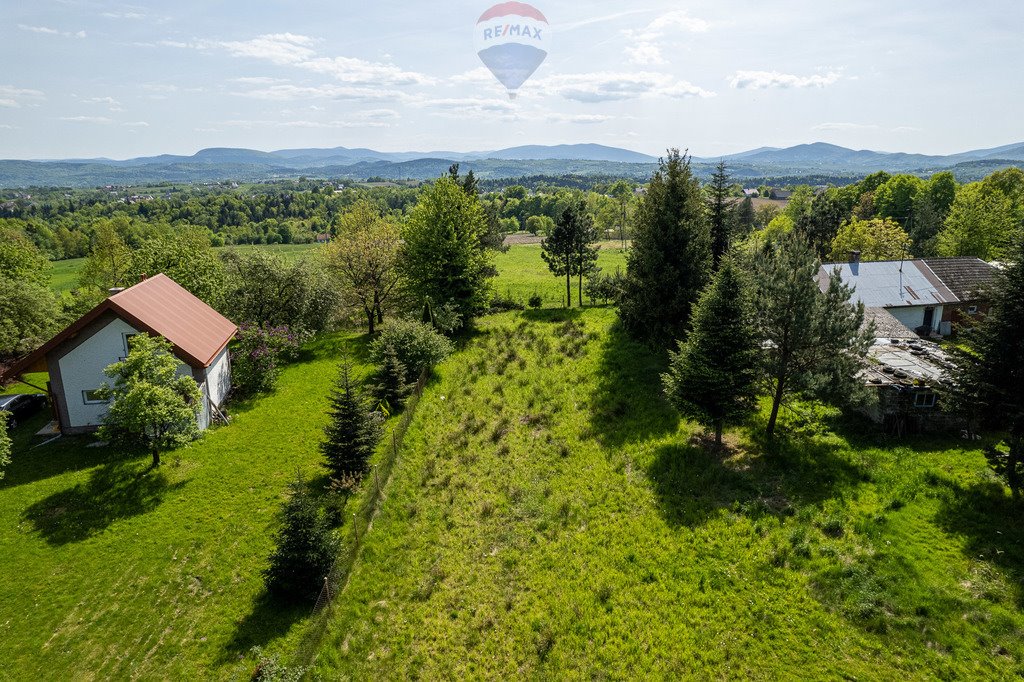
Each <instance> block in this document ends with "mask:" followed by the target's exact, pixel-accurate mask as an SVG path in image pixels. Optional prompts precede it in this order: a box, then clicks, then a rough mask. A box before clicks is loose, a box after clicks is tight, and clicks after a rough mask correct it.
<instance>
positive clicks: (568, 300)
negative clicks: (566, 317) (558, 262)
mask: <svg viewBox="0 0 1024 682" xmlns="http://www.w3.org/2000/svg"><path fill="white" fill-rule="evenodd" d="M565 307H566V308H571V307H572V273H571V272H570V271H569V268H566V269H565Z"/></svg>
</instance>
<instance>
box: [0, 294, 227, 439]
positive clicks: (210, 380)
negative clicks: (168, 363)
mask: <svg viewBox="0 0 1024 682" xmlns="http://www.w3.org/2000/svg"><path fill="white" fill-rule="evenodd" d="M237 331H238V327H236V326H235V324H234V323H233V322H231V321H230V320H228V319H227V318H226V317H224V316H223V315H221V314H220V313H218V312H217V311H216V310H214V309H213V308H211V307H210V306H208V305H207V304H206V303H204V302H203V301H201V300H200V299H198V298H197V297H196V296H194V295H193V294H191V293H190V292H189V291H187V290H186V289H185V288H184V287H182V286H181V285H179V284H178V283H177V282H175V281H174V280H172V279H171V278H170V277H167V276H166V275H163V274H160V275H156V276H155V277H150V278H149V279H146V280H143V281H142V282H139V283H138V284H136V285H135V286H133V287H131V288H129V289H125V290H123V291H120V292H117V293H115V294H114V295H112V296H110V297H109V298H107V299H106V300H105V301H103V302H102V303H100V304H99V305H97V306H96V307H95V308H93V309H92V310H90V311H89V312H88V313H86V314H85V315H83V316H82V317H81V318H80V319H78V320H77V321H76V322H74V323H73V324H72V325H70V326H69V327H67V328H66V329H64V330H63V331H62V332H60V333H59V334H57V335H56V336H55V337H53V338H52V339H50V340H49V341H48V342H47V343H45V344H44V345H43V346H41V347H40V348H38V349H37V350H36V351H34V352H33V353H30V354H29V355H27V356H25V357H24V358H21V359H20V360H18V361H17V362H16V363H15V364H14V365H12V366H11V367H10V368H9V369H8V370H7V371H6V372H4V373H3V375H0V384H5V383H9V382H10V381H14V380H17V379H19V378H20V377H21V376H22V375H23V374H25V373H28V372H48V373H49V379H50V380H49V384H48V385H47V389H48V391H49V394H50V400H51V405H52V407H53V411H54V417H55V419H56V421H57V423H58V424H59V426H60V430H61V432H62V433H64V434H79V433H87V432H90V431H94V430H96V429H97V428H98V427H99V426H100V424H101V423H102V420H103V416H104V414H106V411H107V403H106V402H105V401H103V400H100V399H98V397H97V396H96V392H97V390H98V389H99V388H100V387H101V386H102V385H103V384H104V383H109V382H110V378H109V377H107V376H106V375H105V374H104V372H103V370H104V369H106V368H107V367H108V366H109V365H112V364H114V363H116V362H119V361H120V360H123V359H124V358H125V357H126V356H127V355H128V349H129V342H130V340H131V338H132V337H133V336H135V335H136V334H150V335H152V336H162V337H164V338H165V339H167V340H168V341H170V343H171V345H172V352H173V353H174V355H175V357H176V358H177V359H178V360H179V363H180V364H179V366H178V373H179V374H180V375H183V376H191V377H192V378H193V379H195V381H196V384H198V385H199V389H200V391H201V393H202V396H203V405H202V410H201V411H200V413H199V417H198V422H199V428H200V429H206V428H207V427H208V426H209V424H210V421H211V419H212V417H213V416H214V415H216V414H218V413H219V411H220V407H221V406H222V405H223V403H224V401H225V399H226V398H227V395H228V392H229V390H230V388H231V361H230V356H229V354H228V343H229V342H230V341H231V339H233V338H234V336H235V334H236V333H237Z"/></svg>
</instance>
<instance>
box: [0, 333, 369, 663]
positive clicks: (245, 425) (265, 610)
mask: <svg viewBox="0 0 1024 682" xmlns="http://www.w3.org/2000/svg"><path fill="white" fill-rule="evenodd" d="M343 348H344V349H348V350H349V351H351V352H352V353H353V354H355V355H356V356H357V357H362V350H363V340H362V338H361V337H355V336H351V335H348V336H335V337H331V338H329V339H327V340H324V341H321V342H319V343H318V344H317V345H316V346H315V347H314V348H313V349H311V351H310V353H309V356H308V357H307V358H306V359H305V361H303V362H301V363H300V364H297V365H295V366H292V367H290V368H288V369H286V370H285V371H284V373H283V375H282V377H281V381H280V386H279V388H278V390H277V392H276V393H274V394H272V395H270V396H267V397H264V398H261V399H258V400H256V401H254V402H251V403H242V404H235V405H233V406H232V408H231V413H232V415H233V421H232V423H231V425H230V426H226V427H219V428H216V429H214V430H213V431H211V432H209V433H208V434H207V435H206V436H204V438H203V439H202V440H200V441H198V442H196V443H194V444H193V445H191V446H189V447H186V448H183V449H180V450H178V451H176V452H174V453H169V454H167V455H165V457H164V460H165V465H164V466H163V467H161V469H160V470H159V471H157V472H153V471H149V470H148V463H149V458H148V457H142V458H139V459H132V458H127V459H126V458H124V457H123V456H122V455H121V454H120V453H118V452H115V451H112V450H111V449H110V448H92V447H89V444H90V443H91V439H90V438H85V437H82V438H62V439H60V440H58V441H55V442H53V443H49V444H45V445H41V446H38V447H35V446H37V445H38V443H39V440H38V439H34V438H33V437H32V435H31V434H32V433H33V432H34V431H35V430H37V429H39V428H40V427H41V426H42V425H43V423H44V422H45V421H46V420H47V418H48V417H47V416H43V415H40V416H39V417H38V418H37V419H35V420H34V421H32V422H30V423H26V424H24V425H22V426H20V427H19V428H18V429H17V430H16V431H15V433H14V439H15V448H14V449H15V452H14V455H13V462H12V464H11V465H10V466H9V467H8V470H7V474H6V477H5V478H4V479H2V480H0V546H2V547H3V548H4V550H3V551H2V552H0V574H2V575H3V576H4V580H3V581H0V659H2V660H3V666H2V669H3V672H0V678H3V679H126V678H133V679H136V678H141V679H200V678H202V679H206V678H225V677H238V678H242V679H248V675H249V673H250V672H251V670H252V661H251V660H242V656H243V655H245V654H247V653H248V651H249V649H250V648H251V647H252V646H253V645H256V644H269V645H270V646H269V648H270V650H274V649H275V648H280V649H282V650H284V651H286V652H287V651H290V649H289V648H288V647H289V643H290V642H291V641H292V636H293V633H294V632H295V631H296V630H297V629H299V626H300V625H301V622H302V619H303V618H305V617H306V616H307V615H308V613H309V609H308V608H299V609H295V610H288V609H284V610H282V609H280V608H275V607H273V606H271V605H270V604H268V603H267V602H266V601H265V600H264V599H263V598H262V578H261V571H262V570H263V568H264V567H265V565H266V560H267V556H268V555H269V552H270V549H271V542H272V540H271V531H272V528H273V525H274V523H275V518H276V514H277V513H278V512H279V509H280V502H281V501H282V500H283V498H284V493H285V490H286V487H287V484H288V483H289V482H290V481H291V480H293V479H294V477H295V475H296V471H298V470H300V469H301V470H304V471H305V472H306V474H307V475H309V476H315V475H320V474H321V472H322V470H321V468H320V465H319V455H318V452H317V444H318V442H319V439H320V428H321V426H322V425H323V423H324V420H325V417H324V416H323V415H324V409H325V405H326V396H327V392H328V390H329V388H330V385H331V381H332V379H333V377H334V374H335V367H336V365H337V361H338V357H339V354H340V351H341V349H343ZM361 367H362V369H363V370H365V369H366V365H362V366H361Z"/></svg>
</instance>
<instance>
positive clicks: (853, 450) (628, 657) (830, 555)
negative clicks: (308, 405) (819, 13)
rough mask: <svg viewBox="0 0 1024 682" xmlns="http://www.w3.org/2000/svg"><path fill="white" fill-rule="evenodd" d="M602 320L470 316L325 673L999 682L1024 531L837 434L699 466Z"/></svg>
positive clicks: (879, 443) (979, 462)
mask: <svg viewBox="0 0 1024 682" xmlns="http://www.w3.org/2000/svg"><path fill="white" fill-rule="evenodd" d="M661 369H662V360H661V359H659V358H658V357H655V356H653V355H652V354H651V353H650V352H649V351H647V350H646V349H645V348H643V347H641V346H638V345H636V344H634V343H632V342H630V341H628V340H627V339H625V338H624V337H623V336H622V334H621V333H620V332H619V331H618V330H617V328H616V327H615V326H614V313H613V312H612V311H610V310H599V309H598V310H594V309H592V310H587V311H583V312H573V313H566V312H562V311H550V310H549V311H540V312H526V313H509V314H504V315H501V316H496V317H491V318H486V319H485V320H483V321H481V323H480V330H479V333H478V334H477V335H476V336H475V337H474V338H473V339H472V340H471V341H470V342H469V343H468V346H467V347H466V349H465V350H463V351H461V352H460V353H459V354H458V355H457V356H455V357H453V358H452V359H450V360H449V361H448V362H446V363H445V364H444V365H443V366H442V367H441V368H440V370H439V372H438V374H439V377H438V379H437V381H436V382H435V383H434V384H433V385H432V386H431V387H430V388H428V390H427V392H426V393H425V394H424V397H423V399H422V402H421V403H420V406H419V409H418V410H417V412H416V416H415V419H414V420H413V423H412V426H411V428H410V431H409V433H408V436H407V440H406V449H405V451H404V452H403V454H402V456H401V458H400V460H399V464H398V467H397V469H396V471H395V474H394V478H393V479H392V481H391V483H390V485H389V488H388V489H387V491H386V496H385V500H384V506H383V510H382V512H381V514H380V515H379V516H378V518H377V519H376V521H375V522H374V525H373V528H372V530H371V531H370V532H369V534H368V536H367V544H366V546H365V548H364V550H363V553H362V556H361V559H360V561H359V563H358V564H357V565H356V568H355V570H354V572H353V574H352V576H351V578H350V582H349V584H348V587H347V590H346V591H345V592H344V593H343V594H342V595H341V596H340V598H339V600H338V602H337V605H336V612H335V614H334V617H333V620H332V624H331V628H330V631H329V633H328V635H327V637H326V638H325V639H324V644H323V646H322V648H321V651H320V655H319V658H318V660H317V663H316V669H315V672H316V673H319V674H322V675H323V677H324V678H325V679H337V678H342V679H407V678H425V679H464V678H478V677H484V678H492V679H511V678H514V679H522V678H547V677H555V678H580V679H584V678H599V679H604V678H615V679H619V678H641V679H642V678H678V677H696V678H718V679H745V678H758V679H780V678H781V679H789V678H799V679H838V678H846V679H900V678H907V679H934V678H942V679H954V678H970V679H1008V678H1011V677H1015V676H1019V675H1021V674H1024V664H1022V661H1024V640H1022V634H1024V614H1022V604H1024V602H1022V599H1024V594H1022V587H1021V575H1022V574H1021V567H1022V565H1024V564H1022V562H1024V551H1022V540H1024V530H1022V529H1024V524H1021V523H1020V522H1019V519H1020V516H1019V511H1015V510H1013V509H1012V508H1011V505H1010V502H1009V499H1008V497H1007V495H1006V493H1005V491H1004V489H1003V487H1002V486H1001V485H999V484H998V483H997V482H996V481H995V480H994V479H993V478H992V477H991V476H990V475H989V474H988V473H987V469H986V465H985V460H984V457H983V456H982V453H981V452H980V451H979V450H977V449H974V448H971V449H964V448H963V447H962V443H961V442H960V441H958V440H956V439H955V438H954V439H952V440H950V439H940V438H935V439H906V440H903V441H892V440H887V439H886V438H884V437H882V436H879V435H875V432H874V431H873V429H872V427H870V426H869V425H866V424H864V423H861V422H859V421H856V420H851V421H843V420H838V419H837V418H836V417H834V416H831V415H827V414H826V415H818V417H816V418H815V419H814V420H811V421H809V422H807V423H803V422H802V420H800V419H798V418H796V417H792V416H791V417H790V418H789V421H788V422H787V423H786V424H785V431H786V432H787V435H786V436H785V438H784V439H783V440H782V441H781V442H780V444H779V446H778V447H777V449H776V451H775V452H774V453H773V454H766V453H765V452H764V448H762V447H761V445H759V442H758V441H759V439H758V438H757V436H756V433H757V427H758V426H760V425H761V424H755V425H754V426H753V427H751V429H750V430H746V429H744V430H733V431H730V432H729V433H728V438H727V440H728V441H729V444H730V448H729V450H727V451H726V452H724V453H717V452H712V451H709V450H708V449H707V448H706V447H705V441H704V440H703V439H702V438H701V437H700V432H699V430H698V429H695V428H693V427H692V426H690V425H689V424H685V423H680V422H679V420H678V419H677V417H676V416H675V414H674V413H673V411H672V410H671V409H670V408H669V407H668V406H667V405H666V404H665V403H664V401H663V400H662V399H661V398H660V396H659V390H658V373H659V371H660V370H661Z"/></svg>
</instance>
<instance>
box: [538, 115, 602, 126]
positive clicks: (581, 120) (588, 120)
mask: <svg viewBox="0 0 1024 682" xmlns="http://www.w3.org/2000/svg"><path fill="white" fill-rule="evenodd" d="M613 119H614V116H605V115H604V114H548V115H547V117H545V120H546V121H547V122H548V123H574V124H577V125H593V124H595V123H607V122H608V121H611V120H613Z"/></svg>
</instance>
